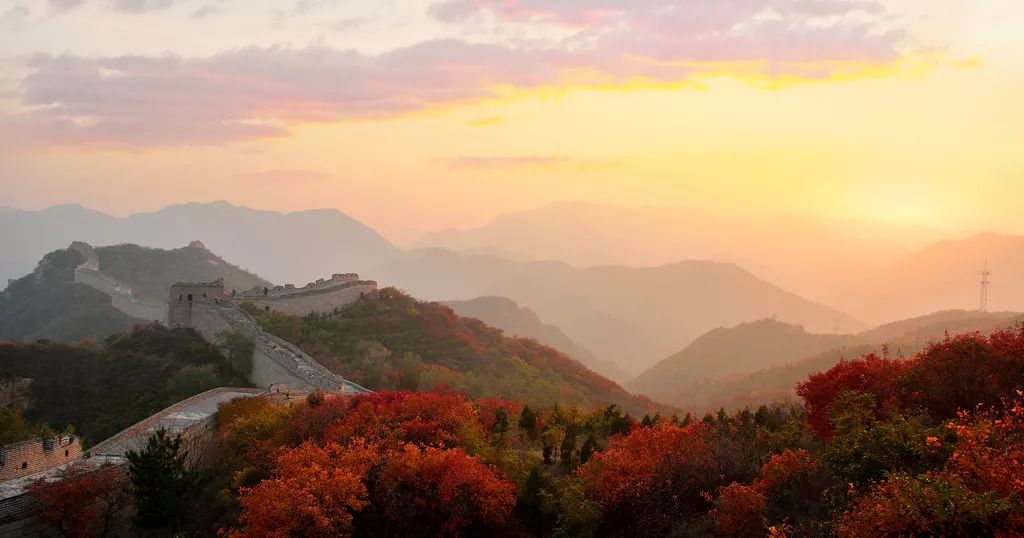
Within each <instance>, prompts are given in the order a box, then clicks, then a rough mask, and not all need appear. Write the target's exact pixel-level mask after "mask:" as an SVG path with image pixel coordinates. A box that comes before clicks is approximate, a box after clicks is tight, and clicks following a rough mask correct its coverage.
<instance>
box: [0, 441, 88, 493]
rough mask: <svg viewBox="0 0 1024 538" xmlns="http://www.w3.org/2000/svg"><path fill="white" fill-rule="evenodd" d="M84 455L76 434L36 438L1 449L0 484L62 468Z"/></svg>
mask: <svg viewBox="0 0 1024 538" xmlns="http://www.w3.org/2000/svg"><path fill="white" fill-rule="evenodd" d="M81 454H82V444H81V441H80V440H79V439H78V437H77V436H74V435H58V436H55V437H50V438H46V439H33V440H31V441H25V442H22V443H15V444H13V445H6V446H3V447H0V482H5V481H7V480H14V479H15V478H21V477H23V476H28V475H30V474H35V473H38V472H40V471H44V470H46V469H50V468H53V467H57V466H60V465H63V464H65V463H68V462H69V461H72V460H74V459H75V458H77V457H78V456H80V455H81Z"/></svg>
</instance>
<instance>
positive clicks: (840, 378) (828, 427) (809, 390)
mask: <svg viewBox="0 0 1024 538" xmlns="http://www.w3.org/2000/svg"><path fill="white" fill-rule="evenodd" d="M910 366H911V363H910V362H909V361H904V360H898V359H893V358H890V357H879V356H878V355H875V354H870V355H866V356H864V357H862V358H860V359H855V360H852V361H842V362H840V363H839V364H837V365H835V366H833V367H832V368H831V369H829V370H828V371H826V372H821V373H817V374H813V375H811V376H810V377H809V378H808V379H807V380H806V381H803V382H801V383H799V384H797V387H796V392H797V394H798V395H799V396H800V397H801V398H803V400H804V402H806V404H807V406H808V407H809V413H808V416H807V422H808V423H809V424H810V425H811V428H813V429H814V431H815V432H816V433H817V434H818V435H820V436H821V437H822V438H825V439H829V438H831V437H832V435H833V433H834V430H833V428H832V424H831V423H829V421H828V416H829V412H830V411H831V410H832V404H833V403H834V402H835V401H836V398H838V397H839V395H840V394H841V393H843V392H845V391H859V392H865V393H868V394H871V395H873V396H874V397H875V403H876V405H877V411H878V412H879V413H880V412H881V411H882V409H884V408H885V407H886V406H893V405H898V401H897V395H898V392H897V389H896V386H895V382H896V381H897V380H898V379H899V378H900V377H901V376H902V375H903V374H904V373H905V372H907V370H908V369H909V368H910Z"/></svg>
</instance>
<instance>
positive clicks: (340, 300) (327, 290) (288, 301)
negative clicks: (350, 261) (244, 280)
mask: <svg viewBox="0 0 1024 538" xmlns="http://www.w3.org/2000/svg"><path fill="white" fill-rule="evenodd" d="M375 293H377V283H376V282H373V281H368V280H354V281H346V282H335V283H334V285H331V286H324V285H323V284H320V285H317V284H313V285H311V286H307V287H305V288H294V289H290V291H288V292H284V293H282V292H280V291H279V290H274V291H273V292H268V294H267V295H265V296H264V295H253V294H248V293H247V294H243V295H242V296H240V297H234V298H233V300H234V301H236V302H248V303H252V304H254V305H256V307H258V308H260V309H261V310H269V311H272V312H279V313H282V314H288V315H290V316H305V315H308V314H311V313H316V314H330V313H332V312H335V311H336V310H338V309H340V308H344V307H345V306H347V305H350V304H352V303H354V302H356V301H358V300H359V298H360V297H363V296H364V295H372V294H375Z"/></svg>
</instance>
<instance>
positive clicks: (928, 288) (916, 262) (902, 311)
mask: <svg viewBox="0 0 1024 538" xmlns="http://www.w3.org/2000/svg"><path fill="white" fill-rule="evenodd" d="M986 263H987V264H988V267H989V269H990V270H991V271H992V277H991V280H992V285H991V286H990V288H989V301H988V303H989V309H990V310H993V311H997V310H1013V311H1024V280H1021V279H1020V278H1017V275H1021V274H1024V236H1016V235H999V234H982V235H977V236H973V237H969V238H966V239H957V240H946V241H940V242H938V243H935V244H932V245H929V246H928V247H926V248H923V249H921V250H918V251H916V252H914V253H912V254H910V255H908V256H906V257H903V258H901V259H900V260H899V261H897V262H895V263H894V264H892V265H891V266H890V267H888V268H887V269H886V270H885V271H883V272H882V273H880V274H879V275H878V277H877V278H873V279H871V280H870V281H869V282H867V283H866V284H865V285H864V286H863V287H861V288H858V289H856V295H857V296H856V297H855V298H852V299H851V301H850V302H851V303H856V304H854V305H853V308H855V309H856V310H857V311H858V312H863V315H864V316H866V317H867V318H868V319H872V320H876V319H877V320H881V321H889V320H895V319H901V318H906V317H910V316H914V315H917V314H919V313H921V312H933V311H936V310H947V309H953V308H977V306H978V301H979V282H980V280H981V274H980V273H981V271H982V269H983V268H984V267H985V264H986Z"/></svg>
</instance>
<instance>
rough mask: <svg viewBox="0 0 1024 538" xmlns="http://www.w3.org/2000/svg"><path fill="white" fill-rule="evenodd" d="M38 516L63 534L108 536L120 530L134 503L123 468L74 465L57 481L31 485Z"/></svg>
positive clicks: (58, 477) (45, 480) (30, 490)
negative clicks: (128, 490)
mask: <svg viewBox="0 0 1024 538" xmlns="http://www.w3.org/2000/svg"><path fill="white" fill-rule="evenodd" d="M28 494H29V495H30V496H31V497H32V499H33V500H34V502H35V505H36V507H37V512H36V514H37V517H38V518H39V519H40V520H41V521H43V522H44V523H46V524H48V525H50V526H52V527H53V528H54V529H55V530H57V531H58V532H59V533H60V534H61V535H62V536H68V537H78V536H82V537H86V536H108V535H111V534H114V533H116V532H117V531H118V527H119V525H120V524H121V523H122V521H121V520H122V518H123V517H124V516H126V512H127V509H128V507H129V506H130V504H131V500H130V496H129V495H128V492H127V490H126V488H125V480H124V473H123V470H119V469H117V468H115V467H101V468H99V469H94V468H91V467H88V466H86V465H81V464H78V465H71V466H69V467H67V468H65V469H64V470H62V471H61V472H60V473H59V474H58V476H57V477H56V479H55V480H52V481H51V480H47V479H39V480H37V481H35V482H33V483H32V484H31V485H30V486H29V487H28Z"/></svg>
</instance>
